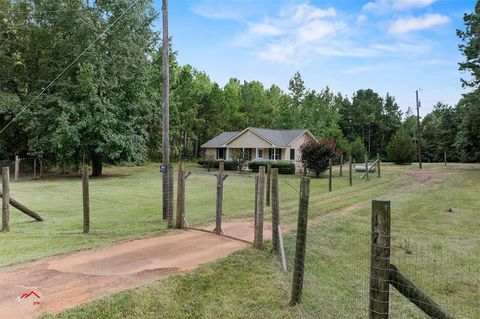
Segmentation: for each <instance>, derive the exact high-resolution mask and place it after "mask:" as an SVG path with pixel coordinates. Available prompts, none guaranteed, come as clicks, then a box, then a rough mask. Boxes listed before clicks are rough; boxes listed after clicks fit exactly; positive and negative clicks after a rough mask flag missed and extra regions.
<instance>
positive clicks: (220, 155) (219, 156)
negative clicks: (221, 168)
mask: <svg viewBox="0 0 480 319" xmlns="http://www.w3.org/2000/svg"><path fill="white" fill-rule="evenodd" d="M226 151H227V149H226V148H217V159H225V155H226Z"/></svg>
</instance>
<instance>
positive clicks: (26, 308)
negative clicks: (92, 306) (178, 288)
mask: <svg viewBox="0 0 480 319" xmlns="http://www.w3.org/2000/svg"><path fill="white" fill-rule="evenodd" d="M224 227H225V229H230V230H232V231H233V230H234V233H235V235H236V236H238V237H239V238H242V239H245V240H249V241H253V231H252V230H253V220H252V221H250V220H236V221H231V222H225V223H224ZM265 235H266V237H270V236H271V234H270V232H269V231H268V232H267V230H266V234H265ZM245 247H248V244H246V243H245V242H241V241H238V240H234V239H230V238H226V237H223V236H217V235H214V234H210V233H206V232H200V231H195V230H189V231H184V232H181V233H174V234H169V235H166V236H159V237H153V238H146V239H140V240H134V241H129V242H125V243H120V244H115V245H111V246H107V247H103V248H100V249H96V250H88V251H82V252H78V253H73V254H69V255H65V256H60V257H54V258H49V259H46V260H40V261H36V262H32V263H27V264H23V265H20V266H17V267H14V268H11V269H9V270H8V271H3V272H0V317H1V318H2V319H10V318H12V319H17V318H22V319H28V318H37V317H39V316H41V315H44V314H50V313H56V312H59V311H62V310H65V309H67V308H71V307H73V306H76V305H78V304H81V303H85V302H87V301H90V300H93V299H97V298H100V297H102V296H105V295H107V294H111V293H114V292H118V291H122V290H126V289H129V288H133V287H137V286H141V285H144V284H146V283H149V282H152V281H155V280H158V279H161V278H166V277H168V276H170V275H173V274H180V273H184V272H186V271H189V270H192V269H194V268H196V267H198V266H200V265H201V264H204V263H207V262H210V261H213V260H216V259H218V258H221V257H225V256H228V255H229V254H230V253H232V252H234V251H236V250H239V249H242V248H245ZM32 291H33V292H34V293H31V292H32ZM24 294H25V295H24ZM22 295H23V298H22ZM36 295H38V296H39V298H38V297H37V296H36Z"/></svg>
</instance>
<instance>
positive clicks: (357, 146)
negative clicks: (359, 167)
mask: <svg viewBox="0 0 480 319" xmlns="http://www.w3.org/2000/svg"><path fill="white" fill-rule="evenodd" d="M365 154H367V149H366V148H365V146H364V145H363V141H362V139H360V138H357V139H356V140H355V141H353V142H352V143H350V155H352V158H353V159H354V160H355V161H357V162H361V161H363V158H364V157H365Z"/></svg>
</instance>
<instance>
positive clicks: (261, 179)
mask: <svg viewBox="0 0 480 319" xmlns="http://www.w3.org/2000/svg"><path fill="white" fill-rule="evenodd" d="M258 173H259V174H258V190H257V209H256V211H257V237H256V238H255V240H254V246H255V248H258V249H263V217H264V215H263V213H264V206H265V166H260V167H259V168H258Z"/></svg>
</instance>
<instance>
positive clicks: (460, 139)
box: [456, 1, 480, 162]
mask: <svg viewBox="0 0 480 319" xmlns="http://www.w3.org/2000/svg"><path fill="white" fill-rule="evenodd" d="M463 20H464V22H465V30H457V35H458V37H459V38H460V40H461V43H460V45H459V49H460V51H461V52H462V54H463V56H464V57H465V61H463V62H460V63H459V67H460V70H461V71H467V72H469V73H470V75H471V78H470V79H461V81H462V85H463V86H464V87H471V88H472V89H473V92H471V93H468V94H465V95H464V97H463V98H462V100H461V101H460V102H459V103H458V109H459V110H458V111H459V114H460V117H461V122H460V127H459V132H458V134H457V143H456V146H457V147H458V151H459V153H460V156H461V159H462V160H465V161H469V162H478V161H480V127H479V125H478V123H480V87H479V84H480V59H479V52H480V2H478V1H477V3H476V4H475V9H474V11H473V12H472V13H466V14H465V15H464V17H463Z"/></svg>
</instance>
